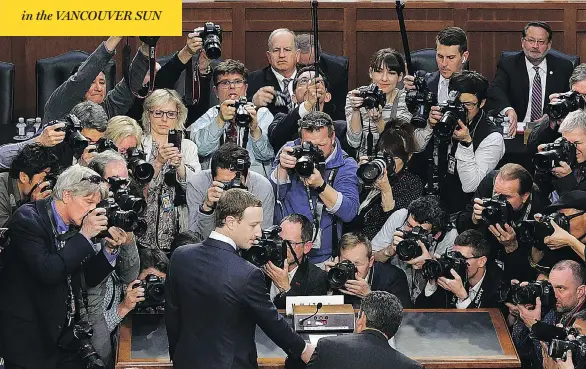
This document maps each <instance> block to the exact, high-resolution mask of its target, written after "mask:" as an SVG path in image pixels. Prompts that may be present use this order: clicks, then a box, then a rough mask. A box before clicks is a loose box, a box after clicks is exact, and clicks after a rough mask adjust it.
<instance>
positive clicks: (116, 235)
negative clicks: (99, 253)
mask: <svg viewBox="0 0 586 369" xmlns="http://www.w3.org/2000/svg"><path fill="white" fill-rule="evenodd" d="M108 234H109V235H110V237H104V240H105V241H106V247H107V248H109V249H110V250H109V251H113V250H115V249H117V248H119V247H120V246H122V245H127V244H128V243H129V242H130V240H129V238H130V237H129V234H127V233H126V232H125V231H124V230H123V229H120V228H118V227H110V228H108Z"/></svg>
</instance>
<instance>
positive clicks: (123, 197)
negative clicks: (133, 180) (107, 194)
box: [108, 176, 147, 215]
mask: <svg viewBox="0 0 586 369" xmlns="http://www.w3.org/2000/svg"><path fill="white" fill-rule="evenodd" d="M108 183H109V184H110V191H112V193H114V200H116V203H117V204H118V205H119V206H120V208H121V209H122V210H132V211H134V212H136V214H138V215H141V214H142V213H144V211H145V210H146V206H147V204H146V200H145V199H143V198H141V197H137V196H133V195H131V194H130V192H129V190H128V180H127V179H124V178H120V177H118V176H113V177H109V178H108Z"/></svg>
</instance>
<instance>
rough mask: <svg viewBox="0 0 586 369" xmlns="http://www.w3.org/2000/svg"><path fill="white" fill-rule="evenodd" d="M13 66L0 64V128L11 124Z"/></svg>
mask: <svg viewBox="0 0 586 369" xmlns="http://www.w3.org/2000/svg"><path fill="white" fill-rule="evenodd" d="M13 109H14V64H12V63H4V62H0V126H1V125H4V124H11V123H12V111H13Z"/></svg>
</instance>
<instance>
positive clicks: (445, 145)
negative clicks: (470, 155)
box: [438, 110, 500, 214]
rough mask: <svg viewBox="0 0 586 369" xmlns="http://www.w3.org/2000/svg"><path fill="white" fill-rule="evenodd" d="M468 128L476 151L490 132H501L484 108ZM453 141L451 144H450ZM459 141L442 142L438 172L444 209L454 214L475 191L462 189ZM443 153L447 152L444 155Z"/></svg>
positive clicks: (469, 199)
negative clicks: (458, 152) (459, 166)
mask: <svg viewBox="0 0 586 369" xmlns="http://www.w3.org/2000/svg"><path fill="white" fill-rule="evenodd" d="M477 117H478V119H475V121H476V122H473V123H472V124H471V125H470V126H469V127H468V128H469V130H470V136H471V137H472V149H473V150H474V152H476V149H477V148H478V146H480V143H481V142H482V141H483V140H484V139H485V138H486V137H487V136H488V135H490V134H492V133H494V132H500V130H499V128H497V127H496V126H495V125H493V124H492V123H491V122H490V121H489V120H488V119H487V117H486V113H485V112H484V110H481V111H480V114H479V115H478V116H477ZM450 143H451V145H450ZM458 145H459V141H456V140H454V139H453V138H452V139H451V140H449V141H445V142H440V146H439V151H438V152H439V153H440V155H439V160H438V173H439V176H440V179H439V188H440V199H441V202H442V206H443V207H444V209H445V210H446V211H447V212H448V213H450V214H453V213H455V212H457V211H460V210H464V208H465V207H466V205H467V204H468V203H470V201H472V196H474V192H470V193H465V192H464V191H463V190H462V182H461V181H460V176H459V175H458V162H457V160H456V150H457V149H458ZM441 153H447V155H446V154H444V155H442V154H441Z"/></svg>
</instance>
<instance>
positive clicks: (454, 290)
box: [415, 230, 503, 309]
mask: <svg viewBox="0 0 586 369" xmlns="http://www.w3.org/2000/svg"><path fill="white" fill-rule="evenodd" d="M423 275H424V277H425V278H426V279H427V285H426V286H425V291H424V293H422V294H420V295H419V297H418V298H417V301H416V302H415V306H416V307H417V308H421V309H438V308H440V309H444V308H445V309H447V308H454V307H455V308H456V309H469V308H495V307H499V305H500V304H499V294H498V289H499V287H500V284H501V280H502V276H503V271H502V269H501V268H500V267H499V266H498V264H497V263H496V262H494V260H491V259H490V245H489V244H488V242H486V240H484V239H483V235H482V233H480V232H479V231H476V230H468V231H465V232H463V233H461V234H459V235H458V237H456V239H455V240H454V246H453V247H452V251H451V252H447V253H446V254H445V255H442V256H440V257H438V258H436V259H430V260H427V261H426V262H425V264H423ZM438 286H439V287H441V288H438Z"/></svg>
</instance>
